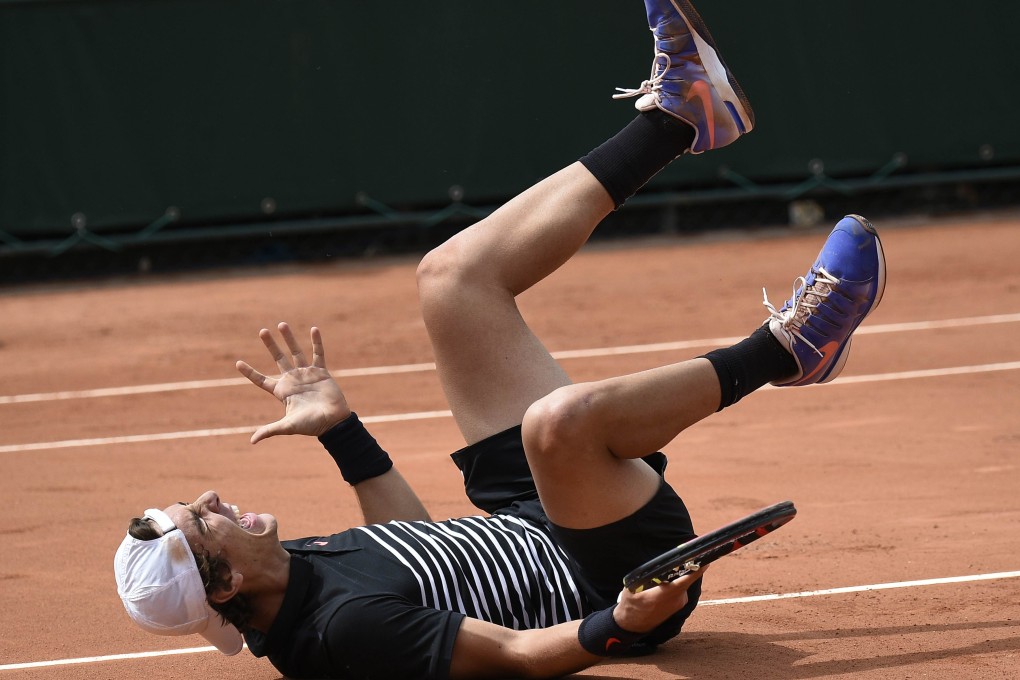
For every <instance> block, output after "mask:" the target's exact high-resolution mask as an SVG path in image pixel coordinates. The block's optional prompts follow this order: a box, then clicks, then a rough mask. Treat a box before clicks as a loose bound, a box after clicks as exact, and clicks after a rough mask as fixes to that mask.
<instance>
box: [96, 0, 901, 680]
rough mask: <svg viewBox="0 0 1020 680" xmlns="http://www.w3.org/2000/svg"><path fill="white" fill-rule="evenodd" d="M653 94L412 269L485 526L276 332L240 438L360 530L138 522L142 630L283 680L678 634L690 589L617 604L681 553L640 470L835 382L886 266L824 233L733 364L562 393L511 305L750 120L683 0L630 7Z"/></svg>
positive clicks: (131, 544) (594, 658)
mask: <svg viewBox="0 0 1020 680" xmlns="http://www.w3.org/2000/svg"><path fill="white" fill-rule="evenodd" d="M645 5H646V10H647V16H648V23H649V26H650V28H651V29H652V32H653V34H654V40H655V57H654V62H653V68H652V74H651V76H650V78H649V79H648V80H646V81H645V82H643V83H642V84H641V85H640V87H638V88H636V89H634V90H629V91H626V92H624V94H623V96H634V97H637V100H636V108H637V109H638V110H639V112H640V113H639V114H638V115H637V117H636V118H635V119H634V120H633V121H632V122H631V123H629V124H628V125H627V126H626V127H625V128H624V129H623V130H622V131H620V132H619V133H618V134H617V135H615V136H614V137H612V138H610V139H609V140H608V141H606V142H605V143H603V144H602V145H600V146H598V147H597V148H595V149H594V150H593V151H592V152H591V153H589V154H588V155H586V156H585V157H583V158H582V159H581V160H580V161H579V162H575V163H573V164H571V165H569V166H568V167H566V168H564V169H563V170H561V171H559V172H557V173H556V174H554V175H552V176H550V177H548V178H546V179H544V180H542V181H541V182H539V183H538V184H536V185H535V186H533V187H531V188H530V189H528V190H527V191H525V192H524V193H522V194H521V195H520V196H518V197H516V198H514V199H513V200H511V201H510V202H509V203H507V204H506V205H505V206H503V207H502V208H500V209H499V210H497V211H496V212H494V213H493V214H492V215H491V216H489V217H488V218H486V219H484V220H482V221H481V222H479V223H477V224H475V225H474V226H472V227H470V228H469V229H467V230H465V231H463V232H461V233H459V234H457V235H456V236H454V237H453V238H451V239H450V240H449V241H448V242H446V243H445V244H443V245H442V246H440V247H439V248H437V249H435V250H433V251H432V252H430V253H428V255H426V256H425V258H424V259H423V261H422V262H421V265H420V266H419V268H418V288H419V295H420V300H421V308H422V314H423V317H424V320H425V323H426V325H427V328H428V332H429V337H430V339H431V342H432V345H433V349H434V353H435V358H436V365H437V370H438V374H439V378H440V380H441V382H442V385H443V388H444V391H445V394H446V397H447V399H448V401H449V404H450V407H451V409H452V412H453V415H454V419H455V420H456V423H457V426H458V427H459V428H460V431H461V432H462V433H463V436H464V438H465V441H466V444H467V446H466V447H465V448H463V449H461V450H459V451H457V452H455V453H454V454H453V455H452V457H453V460H454V462H455V463H456V465H457V466H458V467H459V468H460V470H461V471H462V473H463V475H464V483H465V488H466V493H467V496H468V498H469V499H470V500H471V501H472V503H473V504H474V505H475V506H477V507H478V508H479V509H480V510H481V511H482V512H483V513H484V514H480V515H479V516H474V517H464V518H459V519H450V520H446V521H432V520H430V518H429V515H428V512H427V511H426V509H425V508H424V507H423V506H422V504H421V502H420V501H419V500H418V498H417V496H416V495H415V494H414V492H413V491H412V490H411V488H410V487H409V486H408V485H407V484H406V483H405V481H404V479H403V478H402V477H401V475H400V473H399V472H398V471H397V469H396V468H395V467H393V463H392V462H391V460H390V458H389V456H388V455H387V454H386V453H385V452H384V450H383V449H382V448H381V447H380V446H379V444H378V443H377V442H376V441H375V439H374V438H373V437H372V436H371V435H370V434H369V433H368V432H367V431H366V429H365V427H364V426H363V425H362V423H361V422H360V421H359V420H358V417H357V415H356V414H355V413H353V412H352V411H351V408H350V406H349V404H348V402H347V399H346V397H345V395H344V393H343V392H342V390H341V389H340V387H339V386H338V385H337V383H336V382H335V381H334V380H333V378H332V377H331V376H330V374H329V371H328V370H327V368H326V361H325V352H324V349H323V340H322V336H321V334H320V332H319V331H318V329H315V328H313V329H311V334H310V335H311V356H310V357H309V356H308V355H306V353H305V350H304V349H303V348H302V346H301V344H300V343H299V342H298V341H297V339H296V338H295V336H294V334H293V332H292V331H291V329H290V328H289V327H288V326H287V325H286V324H280V325H279V327H278V329H277V330H278V335H279V337H280V338H281V339H282V343H280V342H278V341H277V339H276V336H275V335H274V334H273V333H272V332H270V331H269V330H265V329H264V330H263V331H262V332H261V334H260V336H261V339H262V341H263V343H264V344H265V346H266V348H267V349H268V351H269V353H270V355H271V356H272V358H273V360H274V361H275V363H276V367H277V369H278V370H279V372H280V375H279V377H269V376H267V375H264V374H263V373H260V372H259V371H258V370H256V369H255V368H253V367H252V366H251V365H249V364H248V363H245V362H238V365H237V367H238V369H239V370H240V372H241V373H242V374H244V375H245V376H247V377H248V378H249V379H250V380H251V382H252V383H254V384H255V385H257V386H259V387H260V388H262V389H263V390H265V391H267V392H269V393H271V394H273V395H274V396H275V397H276V398H278V399H279V400H280V401H281V402H283V404H284V405H285V415H284V416H283V418H281V419H280V420H278V421H276V422H273V423H270V424H268V425H265V426H263V427H261V428H259V429H258V430H257V431H256V432H255V433H254V435H253V436H252V442H253V443H255V442H259V441H261V440H263V439H266V438H268V437H273V436H277V435H285V434H288V435H305V436H310V437H317V438H318V439H319V441H320V442H321V443H322V445H323V446H324V447H325V449H326V451H327V452H328V453H329V454H330V455H331V456H332V457H333V458H334V460H335V461H336V463H337V465H338V467H339V470H340V473H341V474H342V476H343V478H344V479H345V480H346V481H347V483H348V484H350V485H351V486H352V487H353V489H354V493H355V494H356V495H357V498H358V500H359V501H360V504H361V508H362V510H363V513H364V519H365V526H359V527H354V528H351V529H348V530H346V531H343V532H341V533H337V534H333V535H328V536H315V537H310V538H303V539H299V540H288V541H282V542H281V540H280V539H279V536H278V529H277V520H276V518H275V517H274V516H273V515H270V514H256V513H254V512H244V513H241V512H240V511H239V509H238V508H236V507H235V506H232V505H230V504H229V503H226V502H225V501H224V499H221V498H220V497H219V496H218V495H217V494H216V493H214V492H212V491H209V492H206V493H204V494H202V495H201V496H199V497H198V498H197V499H196V500H194V501H193V502H191V503H186V504H184V503H182V504H175V505H170V506H168V507H164V508H163V509H157V508H153V509H149V510H146V511H145V512H144V513H143V514H142V516H141V517H138V518H136V519H134V520H133V521H132V522H131V524H130V526H129V529H128V535H127V536H126V537H125V538H124V540H123V543H122V544H121V546H120V548H119V549H118V551H117V555H116V558H115V571H116V577H117V584H118V591H119V594H120V596H121V598H122V600H123V602H124V605H125V607H126V609H127V611H128V613H129V614H130V616H131V617H132V619H133V620H134V621H135V622H136V623H138V624H139V625H140V626H142V627H143V628H145V629H146V630H149V631H151V632H153V633H158V634H164V635H183V634H188V633H200V634H202V635H203V636H205V638H206V639H207V640H209V641H210V642H211V643H212V644H214V645H215V646H216V647H217V648H219V649H220V650H221V651H222V652H224V653H227V654H232V653H236V652H238V651H239V650H240V649H241V646H242V637H241V636H242V634H243V637H244V640H245V641H246V642H247V644H248V647H249V649H250V651H251V652H252V653H253V654H255V655H256V656H259V657H262V656H265V657H268V658H269V660H270V662H271V663H272V664H273V665H274V666H275V667H276V668H277V669H278V670H279V671H280V672H281V673H283V674H284V675H286V676H288V677H294V678H308V677H315V678H319V677H336V678H387V679H392V678H495V677H535V678H539V677H555V676H560V675H564V674H568V673H571V672H574V671H578V670H580V669H583V668H586V667H588V666H591V665H592V664H595V663H597V662H598V661H599V660H600V659H602V658H604V657H606V656H622V655H636V654H642V653H647V652H649V651H651V650H653V649H654V648H655V647H656V646H657V645H659V644H661V643H663V642H664V641H666V640H669V639H670V638H672V637H674V636H676V635H677V634H678V633H679V632H680V630H681V627H682V626H683V624H684V622H685V620H686V619H687V618H688V616H689V615H690V614H691V612H692V611H693V610H694V608H695V606H696V604H697V602H698V598H699V595H700V581H698V575H688V576H685V577H682V578H680V579H678V580H676V581H674V582H672V583H670V584H668V585H663V586H660V587H657V588H652V589H650V590H646V591H644V592H641V593H638V594H633V593H630V592H629V591H626V590H624V591H623V592H622V593H621V592H620V591H621V583H622V578H623V576H624V574H626V573H627V572H628V571H630V570H631V569H632V568H634V567H636V566H638V565H639V564H641V563H643V562H645V561H647V560H649V559H651V558H653V557H655V556H657V555H659V554H660V553H662V552H664V551H666V550H668V549H670V548H673V547H675V546H676V545H678V544H680V543H683V542H685V541H687V540H689V539H691V538H693V537H694V536H695V533H694V529H693V527H692V523H691V520H690V516H689V514H688V511H687V508H686V507H685V506H684V503H683V501H682V500H681V499H680V498H679V497H678V496H677V494H676V493H675V492H674V490H673V489H672V488H671V487H670V485H669V484H667V483H666V482H665V481H664V479H663V470H664V468H665V465H666V459H665V457H664V456H663V454H662V453H660V452H659V451H660V449H661V448H663V447H664V446H665V445H666V444H668V443H669V442H670V441H672V440H673V439H674V438H675V437H676V436H677V435H678V434H679V433H680V432H681V431H683V430H684V429H685V428H687V427H689V426H690V425H692V424H694V423H696V422H698V421H700V420H701V419H703V418H705V417H707V416H709V415H711V414H712V413H714V412H716V411H718V410H720V409H722V408H724V407H727V406H730V405H732V404H735V403H736V402H737V401H738V400H739V399H741V398H742V397H744V396H746V395H747V394H749V393H750V392H752V391H754V390H755V389H757V388H759V387H761V386H762V385H765V384H766V383H770V382H771V383H773V384H777V385H807V384H814V383H820V382H827V381H829V380H832V379H833V378H835V377H836V376H837V375H838V374H839V373H840V371H841V370H842V369H843V366H844V364H845V362H846V359H847V355H848V353H849V349H850V338H851V334H852V333H853V331H854V329H856V328H857V326H858V325H859V324H860V322H861V321H862V320H863V319H864V318H865V316H867V314H868V313H869V312H870V311H871V310H872V309H874V307H875V306H876V305H877V304H878V302H879V300H880V299H881V295H882V290H883V287H884V262H883V256H882V250H881V245H880V243H879V240H878V237H877V235H876V234H875V231H874V229H873V228H872V227H871V225H870V224H869V223H868V222H867V221H866V220H864V219H863V218H861V217H857V216H850V217H847V218H844V219H843V220H842V221H840V222H839V223H838V224H837V225H836V227H835V229H834V230H833V232H832V233H831V235H830V236H829V238H828V240H827V241H826V243H825V246H824V247H823V249H822V251H821V254H820V255H819V257H818V259H817V261H816V262H815V263H814V264H813V265H812V267H811V268H810V270H809V271H808V273H807V274H806V275H805V276H804V277H802V278H799V279H798V281H797V283H796V284H795V293H794V295H793V297H792V298H791V299H789V300H787V301H786V303H785V304H784V305H782V306H781V307H780V308H778V309H777V308H776V307H774V306H772V305H771V304H770V303H768V300H767V299H766V306H767V307H768V319H767V321H766V322H765V323H764V325H762V326H761V327H760V328H758V329H757V330H755V331H754V332H753V333H752V334H751V335H750V336H749V337H748V338H747V339H745V340H743V341H741V342H739V343H738V344H736V345H734V346H732V347H729V348H723V349H718V350H715V351H712V352H709V353H708V354H706V355H704V356H702V357H698V358H695V359H691V360H688V361H684V362H681V363H677V364H672V365H668V366H663V367H661V368H657V369H654V370H649V371H645V372H642V373H638V374H633V375H626V376H621V377H618V378H613V379H609V380H603V381H598V382H592V383H583V384H572V383H571V381H570V379H569V378H568V377H567V375H566V374H565V373H564V372H563V370H562V369H561V368H560V366H559V365H557V363H556V362H555V361H554V360H553V358H552V357H551V356H550V354H549V353H548V352H547V351H546V349H545V348H544V347H543V346H542V344H541V342H540V341H539V340H538V338H536V337H535V336H534V335H533V334H532V332H531V331H530V329H529V328H528V326H527V325H526V324H525V322H524V320H523V319H522V318H521V315H520V313H519V311H518V308H517V306H516V304H515V296H517V295H518V294H520V293H522V292H523V291H525V290H527V289H528V288H530V287H531V286H533V285H534V284H536V283H538V282H539V281H541V280H542V279H543V278H544V277H546V276H547V275H548V274H550V273H551V272H553V271H554V270H556V269H557V268H558V267H559V266H560V265H562V264H563V263H564V262H566V261H567V260H568V259H569V258H570V257H571V256H572V255H573V254H574V253H575V252H576V251H577V250H578V249H579V248H580V247H581V245H582V244H584V243H585V241H586V240H587V239H588V237H589V235H590V234H591V233H592V231H593V230H594V229H595V227H596V225H598V223H599V222H600V221H601V220H602V219H603V218H604V217H605V216H606V215H607V214H609V213H610V212H612V211H613V210H614V209H616V208H618V207H620V206H621V205H622V204H623V203H624V201H626V200H627V198H628V197H630V196H631V195H633V194H634V193H635V192H636V191H637V190H638V189H639V188H640V187H642V186H643V185H644V184H645V183H646V182H647V181H648V180H649V179H650V178H652V177H653V176H654V175H655V174H656V173H657V172H659V171H660V170H661V169H662V168H663V167H665V166H666V165H667V164H669V163H670V162H671V161H672V160H673V159H674V158H676V157H678V156H682V155H684V154H685V153H694V154H699V153H702V152H705V151H708V150H711V149H715V148H719V147H722V146H725V145H728V144H730V143H731V142H733V141H735V140H736V139H737V138H739V137H740V136H742V135H743V134H745V133H747V132H750V131H751V129H752V127H753V125H754V116H753V113H752V111H751V107H750V105H749V103H748V101H747V99H746V98H745V96H744V93H743V92H742V90H741V88H740V87H739V85H738V84H737V82H736V81H735V80H734V78H733V75H732V74H731V73H730V72H729V70H728V69H727V68H726V66H725V65H724V64H723V62H722V60H721V58H720V57H719V54H718V52H717V50H716V47H715V43H714V41H713V39H712V37H711V36H710V35H709V32H708V30H707V28H706V27H705V26H704V24H703V23H702V21H701V19H700V17H699V16H698V14H697V12H696V11H695V10H694V8H693V7H691V5H690V4H689V3H688V2H686V1H685V0H672V2H670V1H668V0H646V3H645Z"/></svg>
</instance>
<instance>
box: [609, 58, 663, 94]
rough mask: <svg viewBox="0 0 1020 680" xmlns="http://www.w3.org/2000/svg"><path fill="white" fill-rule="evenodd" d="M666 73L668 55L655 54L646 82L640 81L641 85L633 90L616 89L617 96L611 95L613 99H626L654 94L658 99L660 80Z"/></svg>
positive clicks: (660, 86)
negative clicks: (660, 59) (660, 60)
mask: <svg viewBox="0 0 1020 680" xmlns="http://www.w3.org/2000/svg"><path fill="white" fill-rule="evenodd" d="M660 57H661V58H662V62H661V63H660V62H659V58H660ZM667 71H669V55H668V54H666V53H665V52H656V53H655V59H653V60H652V72H651V74H650V75H649V76H648V80H643V81H641V84H640V85H638V86H637V87H634V88H629V87H618V88H616V90H617V94H614V95H613V99H627V98H628V97H639V96H641V95H644V94H654V95H655V97H656V98H658V97H659V90H661V89H662V79H663V78H664V77H665V75H666V72H667Z"/></svg>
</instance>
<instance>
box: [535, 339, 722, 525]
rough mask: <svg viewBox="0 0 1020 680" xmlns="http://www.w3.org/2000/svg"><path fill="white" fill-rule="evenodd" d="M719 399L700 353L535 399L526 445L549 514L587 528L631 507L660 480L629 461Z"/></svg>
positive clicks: (700, 415) (644, 498)
mask: <svg viewBox="0 0 1020 680" xmlns="http://www.w3.org/2000/svg"><path fill="white" fill-rule="evenodd" d="M719 397H720V386H719V377H718V375H717V373H716V371H715V369H714V368H713V367H712V364H711V363H709V361H708V360H707V359H704V358H699V359H692V360H690V361H685V362H682V363H678V364H672V365H669V366H663V367H661V368H656V369H652V370H649V371H643V372H641V373H635V374H631V375H626V376H621V377H618V378H611V379H608V380H602V381H599V382H593V383H581V384H577V385H570V386H566V387H563V388H562V389H559V390H556V391H555V392H553V393H552V394H550V395H549V396H548V397H545V398H543V399H541V400H539V401H538V402H536V403H535V404H534V405H533V406H532V407H531V408H530V409H529V410H528V413H527V415H526V416H525V419H524V443H525V451H526V452H527V454H528V462H529V464H530V465H531V469H532V471H533V472H534V475H535V480H536V482H537V485H538V491H539V494H540V495H541V497H542V502H543V505H544V507H545V509H546V512H547V513H548V514H549V518H550V519H552V520H553V522H555V523H556V524H559V525H560V526H564V527H570V528H574V529H585V528H590V527H596V526H602V525H604V524H608V523H610V522H613V521H616V520H619V519H621V518H623V517H626V516H628V515H630V514H632V513H634V512H635V511H637V510H638V509H639V508H641V507H642V506H643V505H644V504H645V503H647V502H648V500H649V499H651V497H652V496H653V495H654V494H655V492H656V490H657V489H658V487H659V483H660V480H659V476H658V475H657V474H656V473H655V472H654V471H653V470H652V469H651V468H650V467H649V466H648V465H646V464H645V463H644V462H642V461H640V460H634V459H635V458H640V457H642V456H646V455H648V454H650V453H654V452H655V451H658V450H659V449H661V448H662V447H663V446H665V445H666V444H668V443H669V442H670V441H672V440H673V439H674V438H675V437H676V436H677V435H678V434H679V433H680V432H682V431H683V430H684V429H686V428H688V427H690V426H691V425H693V424H694V423H696V422H698V421H699V420H701V419H702V418H705V417H706V416H708V415H711V414H712V413H714V412H715V411H716V409H717V408H718V406H719Z"/></svg>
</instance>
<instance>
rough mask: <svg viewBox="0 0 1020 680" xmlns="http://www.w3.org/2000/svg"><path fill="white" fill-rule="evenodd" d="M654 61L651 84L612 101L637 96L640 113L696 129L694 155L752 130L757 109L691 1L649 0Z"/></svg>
mask: <svg viewBox="0 0 1020 680" xmlns="http://www.w3.org/2000/svg"><path fill="white" fill-rule="evenodd" d="M645 11H646V13H647V15H648V26H649V28H650V29H651V30H652V34H653V36H654V38H655V58H654V59H653V60H652V73H651V75H650V76H649V78H648V80H646V81H644V82H643V83H641V85H640V86H638V87H637V88H634V89H625V88H617V90H619V91H620V92H619V94H616V95H613V97H614V99H623V98H626V97H639V98H638V100H637V101H636V102H635V103H634V107H635V108H636V109H638V110H639V111H652V110H654V109H656V108H658V109H661V110H662V111H665V112H666V113H668V114H669V115H671V116H674V117H675V118H679V119H680V120H682V121H684V122H685V123H687V124H688V125H690V126H691V127H693V128H694V130H695V135H694V143H693V144H692V145H691V149H690V152H691V153H694V154H699V153H703V152H705V151H708V150H710V149H718V148H719V147H722V146H726V145H727V144H732V143H733V142H734V141H736V140H737V138H738V137H740V136H741V135H744V134H746V133H748V132H750V131H751V130H752V129H753V128H754V111H753V110H751V104H750V102H748V101H747V97H746V96H744V91H743V90H742V89H741V88H740V84H739V83H737V81H736V79H735V78H734V77H733V75H732V74H731V73H730V72H729V70H727V68H726V64H725V63H724V62H723V60H722V57H720V56H719V53H718V51H717V50H716V46H715V41H714V40H712V35H711V34H710V33H709V32H708V27H707V26H705V22H704V21H702V19H701V17H700V16H699V15H698V12H697V10H695V9H694V6H693V5H691V3H689V2H687V0H645Z"/></svg>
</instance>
